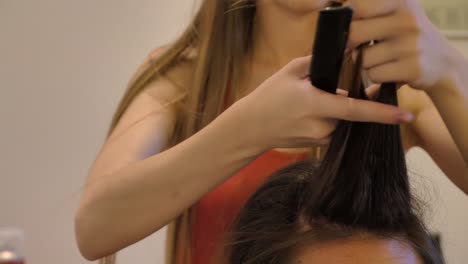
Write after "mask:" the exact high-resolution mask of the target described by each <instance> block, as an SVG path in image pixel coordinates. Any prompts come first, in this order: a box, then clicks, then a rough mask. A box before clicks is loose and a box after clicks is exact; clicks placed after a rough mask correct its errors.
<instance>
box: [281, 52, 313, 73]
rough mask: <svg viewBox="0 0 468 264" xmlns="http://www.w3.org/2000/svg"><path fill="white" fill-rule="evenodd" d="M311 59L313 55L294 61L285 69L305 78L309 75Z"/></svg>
mask: <svg viewBox="0 0 468 264" xmlns="http://www.w3.org/2000/svg"><path fill="white" fill-rule="evenodd" d="M311 59H312V55H309V56H305V57H299V58H296V59H293V60H292V61H291V62H289V63H288V64H287V65H286V66H285V69H286V70H287V71H288V72H289V73H292V74H294V75H296V76H299V77H305V76H307V75H308V74H309V68H310V62H311Z"/></svg>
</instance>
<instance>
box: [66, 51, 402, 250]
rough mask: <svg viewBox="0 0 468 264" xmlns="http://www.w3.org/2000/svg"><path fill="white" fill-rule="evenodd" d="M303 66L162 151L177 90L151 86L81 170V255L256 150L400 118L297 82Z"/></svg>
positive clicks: (228, 171)
mask: <svg viewBox="0 0 468 264" xmlns="http://www.w3.org/2000/svg"><path fill="white" fill-rule="evenodd" d="M309 64H310V57H303V58H298V59H295V60H293V61H291V63H289V64H288V65H286V66H285V67H284V68H283V69H281V70H280V71H278V72H277V73H275V74H274V75H273V76H271V77H270V78H269V79H268V80H266V81H265V82H264V83H262V84H261V85H260V86H259V87H257V88H256V89H255V90H254V91H253V92H252V93H250V94H249V95H247V96H245V97H243V98H242V99H240V100H239V101H237V102H236V103H234V104H233V105H232V106H231V107H230V108H229V109H227V110H226V111H224V112H223V113H222V114H221V115H220V116H219V117H218V118H216V119H215V120H214V121H213V122H211V123H210V124H209V125H208V126H206V127H205V128H203V129H202V130H200V131H199V132H198V133H196V134H195V135H193V136H191V137H190V138H188V139H187V140H185V141H183V142H181V143H180V144H178V145H176V146H174V147H172V148H170V149H167V150H166V142H167V139H168V137H169V135H170V134H171V133H172V129H173V127H174V123H175V109H173V108H171V107H170V105H167V104H166V102H167V101H171V100H173V98H175V97H177V93H176V92H174V91H175V90H176V89H175V87H174V85H173V84H172V83H171V82H168V81H167V80H165V79H162V78H159V79H158V80H157V81H155V82H154V83H153V84H152V85H151V86H150V87H149V88H148V90H147V91H145V92H144V93H142V94H141V95H140V96H139V97H138V98H136V99H135V100H134V102H133V103H132V105H131V106H130V108H129V109H128V110H127V112H126V113H125V114H124V116H123V117H122V120H121V121H120V123H119V125H118V126H117V128H116V129H115V131H114V132H113V134H112V135H111V137H110V138H109V140H108V142H107V143H106V144H105V146H104V147H103V150H102V151H101V153H100V155H99V157H98V158H97V160H96V162H95V164H94V166H93V168H92V170H91V172H90V177H89V181H88V184H87V186H86V189H85V191H84V194H83V199H82V201H81V204H80V208H79V209H78V211H77V214H76V224H75V226H76V235H77V240H78V244H79V246H80V249H81V252H82V254H83V255H84V256H85V257H86V258H88V259H97V258H100V257H102V256H106V255H108V254H111V253H114V252H116V251H118V250H120V249H122V248H124V247H126V246H128V245H130V244H132V243H135V242H137V241H138V240H141V239H142V238H144V237H145V236H148V235H149V234H151V233H153V232H155V231H157V230H158V229H160V228H161V227H163V226H164V225H166V224H167V223H169V222H170V221H172V220H173V219H174V218H175V217H177V216H178V215H179V214H180V213H181V212H182V211H183V210H184V209H186V208H188V207H190V206H191V205H193V204H194V203H195V202H196V201H197V200H199V199H200V198H202V197H203V196H204V195H205V194H206V193H208V192H210V191H211V190H213V189H214V188H216V187H217V186H219V185H220V184H222V183H223V182H224V181H225V180H227V179H228V178H229V177H230V176H232V175H234V174H235V173H236V172H237V171H238V170H240V169H241V168H243V167H245V166H246V165H247V164H248V163H249V162H251V161H252V160H254V159H255V158H256V157H257V156H258V155H260V154H261V153H262V152H263V151H266V150H268V149H271V148H277V147H283V148H291V147H304V146H310V145H311V144H314V143H316V142H322V141H324V140H326V139H327V137H329V135H330V134H331V133H332V132H333V130H334V128H335V124H336V119H347V120H351V121H365V122H382V123H390V124H396V123H402V122H405V120H406V121H408V120H407V119H408V118H407V117H408V113H407V112H405V111H402V110H401V109H398V108H396V107H394V106H390V105H385V104H379V103H375V102H370V101H366V100H351V99H349V98H346V97H343V96H336V95H332V94H328V93H326V92H323V91H321V90H319V89H316V88H314V87H312V86H311V85H310V82H309V81H308V80H307V79H306V78H304V76H305V75H306V74H307V72H308V69H309V66H310V65H309ZM179 77H182V75H180V76H179ZM186 83H188V82H186ZM163 105H166V106H165V107H163ZM285 105H286V106H288V111H284V106H285ZM239 128H241V129H242V131H240V129H239Z"/></svg>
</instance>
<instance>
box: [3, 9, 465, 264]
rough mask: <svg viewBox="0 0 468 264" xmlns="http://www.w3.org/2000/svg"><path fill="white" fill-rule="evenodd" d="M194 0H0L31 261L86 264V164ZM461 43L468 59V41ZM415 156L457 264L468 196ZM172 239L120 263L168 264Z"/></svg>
mask: <svg viewBox="0 0 468 264" xmlns="http://www.w3.org/2000/svg"><path fill="white" fill-rule="evenodd" d="M192 2H193V0H177V1H163V0H133V1H124V0H100V1H92V0H81V1H71V0H68V1H67V0H62V1H60V0H42V1H27V0H0V60H1V61H0V89H1V95H0V121H1V123H0V124H1V125H0V131H1V132H0V133H1V134H0V135H1V136H0V171H1V174H0V177H1V181H0V226H8V225H15V226H19V227H21V228H23V229H24V230H25V232H26V236H27V241H26V250H27V256H28V263H30V264H42V263H68V264H77V263H85V261H84V260H83V259H82V258H81V257H80V256H79V253H78V251H77V249H76V246H75V242H74V235H73V213H74V209H75V208H76V206H77V202H78V196H79V192H80V188H81V186H82V184H83V182H84V179H85V175H86V171H87V168H88V166H89V164H90V163H91V162H92V160H93V158H94V155H95V153H96V151H97V150H98V148H99V147H100V145H101V143H102V140H103V137H104V133H105V130H106V128H107V125H108V122H109V119H110V117H111V115H112V112H113V110H114V108H115V105H116V102H117V101H118V99H119V98H120V96H121V94H122V92H123V90H124V87H125V84H126V82H127V80H128V79H129V77H130V75H131V73H132V72H133V71H134V70H135V68H136V67H137V65H138V64H139V63H140V62H141V61H142V60H143V58H144V56H145V55H146V54H147V53H148V52H149V51H150V50H151V49H152V48H154V47H157V46H158V45H160V44H162V43H165V42H167V41H169V40H171V39H173V38H174V37H175V36H176V35H177V34H178V33H179V32H180V30H181V29H182V28H183V27H184V24H185V23H186V22H187V20H188V18H189V17H190V14H191V12H192ZM457 46H458V47H460V48H461V49H464V52H465V54H466V55H467V56H468V43H463V42H459V43H457ZM409 160H410V163H411V165H410V167H411V168H413V169H414V170H416V171H417V172H419V174H421V175H422V177H427V178H428V180H427V182H429V184H428V185H429V186H434V188H436V189H437V190H438V195H437V196H436V197H434V198H433V200H434V204H436V209H435V212H436V214H435V217H433V219H432V222H433V226H434V227H435V228H436V229H438V230H441V231H442V232H443V235H444V237H443V239H444V245H445V247H446V252H447V254H448V255H449V257H450V258H451V261H450V262H449V263H463V262H464V259H467V258H468V253H467V252H466V250H465V251H464V249H466V246H465V245H466V242H467V240H466V237H468V227H467V226H466V225H465V224H464V223H466V221H467V220H468V199H467V198H466V197H464V196H463V195H462V194H461V193H460V192H459V191H458V190H456V189H455V188H454V187H453V186H452V185H451V183H449V182H447V180H445V178H444V177H443V176H442V175H440V172H439V171H438V170H437V169H436V168H435V167H434V165H433V164H432V163H431V162H430V160H429V159H428V158H427V156H426V155H425V154H424V153H421V152H420V151H418V150H415V151H413V152H412V153H411V154H410V155H409ZM163 237H164V233H158V234H156V235H154V236H152V237H150V238H149V239H147V240H145V241H142V242H140V243H138V244H137V245H135V246H132V247H130V248H129V249H126V250H124V252H122V254H120V255H119V256H120V259H119V263H142V264H144V263H162V255H163V246H162V245H163V240H164V239H163ZM464 246H465V248H463V247H464ZM456 260H458V262H457V261H456Z"/></svg>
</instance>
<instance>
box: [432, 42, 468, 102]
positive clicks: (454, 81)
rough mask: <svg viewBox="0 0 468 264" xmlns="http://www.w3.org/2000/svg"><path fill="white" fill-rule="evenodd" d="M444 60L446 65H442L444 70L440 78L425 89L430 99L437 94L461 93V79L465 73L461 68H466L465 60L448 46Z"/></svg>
mask: <svg viewBox="0 0 468 264" xmlns="http://www.w3.org/2000/svg"><path fill="white" fill-rule="evenodd" d="M445 61H446V63H445V65H447V67H444V70H445V72H444V73H443V74H441V78H440V79H439V80H438V81H437V82H435V83H434V84H433V85H432V86H430V87H427V88H426V89H425V91H426V93H427V94H428V95H429V97H431V99H436V97H438V96H444V95H460V94H461V91H460V89H461V87H462V83H461V82H462V81H461V80H462V78H463V74H467V72H463V71H464V70H463V69H464V68H465V71H466V70H467V69H468V68H467V65H466V62H465V61H464V60H463V55H461V54H460V53H459V52H458V51H457V50H456V49H454V48H452V47H450V48H449V49H448V52H447V55H446V60H445Z"/></svg>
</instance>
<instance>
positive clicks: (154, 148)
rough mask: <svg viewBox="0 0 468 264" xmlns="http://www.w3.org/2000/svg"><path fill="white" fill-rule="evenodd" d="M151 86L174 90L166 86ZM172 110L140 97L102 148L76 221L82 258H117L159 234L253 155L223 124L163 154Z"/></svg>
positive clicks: (215, 124)
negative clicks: (119, 253) (154, 233)
mask: <svg viewBox="0 0 468 264" xmlns="http://www.w3.org/2000/svg"><path fill="white" fill-rule="evenodd" d="M153 86H154V87H153V88H154V89H152V90H158V91H163V90H170V89H171V88H172V87H170V86H171V84H170V83H169V82H167V81H164V80H160V81H157V82H156V83H154V84H153ZM159 93H161V92H159ZM174 111H175V110H174V109H172V108H171V107H165V108H163V107H162V102H159V101H158V100H156V99H155V98H154V97H152V96H151V95H149V94H148V93H147V92H145V93H143V94H142V95H140V96H139V97H138V98H137V99H136V100H135V101H134V102H133V104H132V106H131V107H130V108H129V109H128V111H127V113H126V114H125V116H124V117H123V119H122V120H121V122H120V124H119V126H118V127H117V128H116V130H115V132H114V133H113V135H112V136H111V137H110V138H109V140H108V142H107V143H106V144H105V146H104V147H103V149H102V151H101V153H100V155H99V157H98V158H97V160H96V162H95V164H94V166H93V168H92V170H91V172H90V176H89V181H88V184H87V186H86V189H85V192H84V194H83V198H82V201H81V205H80V208H79V209H78V211H77V214H76V235H77V240H78V244H79V247H80V250H81V252H82V254H83V255H84V256H85V257H86V258H88V259H98V258H100V257H103V256H106V255H108V254H111V253H114V252H116V251H118V250H120V249H122V248H124V247H126V246H128V245H130V244H133V243H135V242H137V241H139V240H141V239H142V238H144V237H146V236H148V235H150V234H151V233H153V232H155V231H157V230H158V229H160V228H161V227H163V226H165V225H166V224H168V223H169V222H170V221H172V220H173V219H174V218H175V217H177V216H178V215H179V214H180V213H181V212H182V211H183V210H184V209H186V208H188V207H190V206H191V205H192V204H194V203H195V202H196V201H197V200H198V199H200V198H201V197H202V196H203V195H204V194H206V193H208V192H209V191H210V190H212V189H213V188H215V187H216V186H218V185H220V184H221V183H222V182H223V181H224V180H226V179H227V178H229V177H230V176H231V175H233V174H234V173H235V172H236V171H237V170H239V169H240V168H242V167H244V166H245V165H246V164H248V163H249V162H250V161H251V160H252V159H254V158H255V156H256V155H257V154H258V153H257V151H256V150H254V149H252V147H251V146H250V145H242V143H243V142H245V141H243V140H242V138H241V135H240V134H239V133H237V132H238V130H237V128H236V127H234V126H233V125H231V124H230V123H226V122H224V123H223V120H217V121H215V122H213V123H212V124H210V125H209V126H208V127H206V128H205V129H203V130H202V131H200V132H199V133H197V134H196V135H194V136H192V137H190V138H189V139H188V140H186V141H184V142H182V143H180V144H178V145H177V146H175V147H173V148H170V149H167V150H164V148H165V142H166V141H167V138H168V136H169V134H170V133H171V129H172V127H173V124H174V115H175V113H174ZM142 118H143V119H142ZM220 123H223V124H220ZM221 127H222V128H221ZM159 152H161V153H159ZM156 153H159V154H156ZM201 153H203V155H201ZM154 154H155V155H154Z"/></svg>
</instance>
